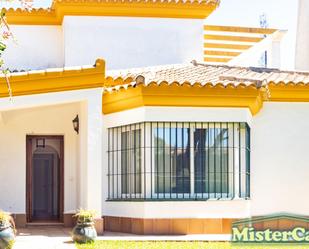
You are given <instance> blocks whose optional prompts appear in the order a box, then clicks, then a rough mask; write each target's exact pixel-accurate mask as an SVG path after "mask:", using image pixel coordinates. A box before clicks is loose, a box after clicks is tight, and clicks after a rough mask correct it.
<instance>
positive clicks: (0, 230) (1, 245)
mask: <svg viewBox="0 0 309 249" xmlns="http://www.w3.org/2000/svg"><path fill="white" fill-rule="evenodd" d="M15 233H16V230H15V224H14V220H13V218H12V217H11V216H10V215H9V214H8V213H6V212H3V211H1V210H0V249H11V248H12V247H13V244H14V242H15Z"/></svg>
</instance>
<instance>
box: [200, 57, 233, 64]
mask: <svg viewBox="0 0 309 249" xmlns="http://www.w3.org/2000/svg"><path fill="white" fill-rule="evenodd" d="M231 59H232V58H223V57H208V56H206V57H204V62H220V63H227V62H229V61H230V60H231Z"/></svg>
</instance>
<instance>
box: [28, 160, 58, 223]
mask: <svg viewBox="0 0 309 249" xmlns="http://www.w3.org/2000/svg"><path fill="white" fill-rule="evenodd" d="M53 157H54V155H51V154H40V155H34V156H33V167H32V169H33V173H32V175H33V184H32V196H33V199H32V200H33V207H32V210H33V213H32V218H33V219H51V218H53V212H52V205H54V203H53V201H57V200H53V191H54V188H53V181H52V179H53V167H54V165H53V162H54V159H53Z"/></svg>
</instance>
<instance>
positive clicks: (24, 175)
mask: <svg viewBox="0 0 309 249" xmlns="http://www.w3.org/2000/svg"><path fill="white" fill-rule="evenodd" d="M217 6H218V1H215V0H212V1H211V0H208V1H201V2H199V1H190V2H189V1H188V2H186V1H181V2H169V1H163V2H162V1H161V2H156V1H152V2H147V1H140V2H126V1H122V2H103V1H99V0H97V1H90V0H89V1H84V0H83V1H76V0H74V1H73V0H65V1H64V0H62V1H60V0H55V1H54V2H53V5H52V8H51V9H50V10H33V11H31V12H24V11H21V10H9V11H8V19H9V21H10V22H11V23H12V24H13V30H14V31H15V32H16V36H17V37H18V38H19V46H18V47H14V49H13V47H12V50H9V51H8V53H7V54H6V61H7V62H8V65H9V66H10V68H12V69H13V68H14V69H17V70H24V69H26V71H19V72H14V73H11V75H10V76H9V81H6V78H5V77H2V78H1V79H0V97H1V99H0V139H1V143H0V162H1V163H0V172H1V174H0V187H1V189H2V191H1V194H0V208H1V209H4V210H6V211H9V212H11V213H13V215H14V217H15V219H16V223H17V225H18V226H25V225H27V224H31V223H43V224H49V223H50V222H56V223H60V224H64V225H65V226H70V225H72V222H73V220H72V214H74V213H75V212H76V210H77V209H79V208H87V209H94V210H96V211H98V219H97V228H98V229H99V231H100V232H102V231H103V227H105V230H109V231H122V232H130V233H137V234H189V233H191V234H196V233H205V234H229V233H230V232H231V223H232V222H233V221H234V220H237V219H243V218H249V217H256V216H260V215H266V214H272V213H278V212H289V213H295V214H300V215H305V216H308V215H309V212H308V210H309V201H307V200H306V199H305V198H303V195H304V193H305V191H306V189H307V188H308V187H309V184H308V181H307V179H308V178H309V170H307V168H308V167H307V166H308V165H307V161H308V160H309V154H308V153H307V147H308V146H309V142H308V141H309V135H308V134H307V133H306V132H305V131H306V130H307V129H308V128H309V122H308V117H309V104H308V101H309V91H308V86H307V83H308V82H309V73H305V72H293V71H280V70H279V69H269V68H257V67H241V66H231V65H213V64H212V65H210V64H205V63H199V62H197V61H203V56H204V44H203V43H204V37H203V36H204V24H203V23H204V20H203V19H205V18H206V17H207V16H208V15H209V14H210V13H211V12H212V11H214V10H215V9H216V7H217ZM227 28H228V27H224V29H227ZM230 28H231V29H234V30H235V27H230ZM236 30H242V31H244V30H247V31H248V32H247V33H250V32H251V33H255V34H256V33H259V32H257V31H258V29H251V30H250V29H248V28H238V29H237V28H236ZM260 32H262V34H264V32H268V33H269V34H274V33H276V32H279V31H276V30H271V29H269V30H266V31H265V30H264V31H260ZM251 36H253V34H250V35H249V37H251ZM237 37H238V38H237V39H236V40H237V41H236V42H243V41H239V39H245V38H239V35H238V36H237ZM205 38H206V39H209V38H210V37H209V36H208V38H207V37H205ZM211 38H212V39H214V38H215V39H217V40H218V36H217V37H211ZM263 38H264V37H263ZM220 39H221V40H222V37H219V40H220ZM224 39H226V37H225V38H224ZM227 39H230V38H227ZM266 39H267V38H266ZM266 39H265V40H266ZM234 40H235V38H234ZM252 41H253V40H252ZM254 41H255V43H257V45H259V43H260V42H263V39H258V38H256V39H254ZM206 42H207V41H206ZM233 42H234V43H235V41H233ZM215 43H216V42H215ZM270 44H272V43H270ZM239 45H241V44H239ZM206 47H207V46H205V48H206ZM264 48H265V47H263V49H264ZM223 49H225V48H223ZM211 51H221V50H220V49H219V50H213V49H212V50H211ZM205 53H206V55H207V54H209V52H207V49H206V52H205ZM211 53H213V54H212V57H217V56H219V57H220V56H223V57H226V56H227V57H233V58H232V59H231V60H237V56H241V55H242V53H241V52H239V54H236V52H235V53H234V54H227V53H225V54H224V53H223V52H221V53H223V54H218V53H220V52H211ZM214 53H216V54H214ZM237 53H238V52H237ZM244 53H245V52H244ZM100 56H102V57H103V58H104V60H102V59H97V60H96V61H95V58H97V57H100ZM270 56H271V54H270ZM234 57H235V58H234ZM220 58H221V57H220ZM192 59H196V60H193V61H192ZM94 61H95V63H94ZM105 61H106V64H107V67H108V68H110V69H113V70H110V69H109V70H106V69H105ZM190 61H192V62H191V63H190ZM239 61H241V60H239ZM93 63H94V65H93V66H76V65H84V64H93ZM167 63H169V65H163V66H158V64H167ZM228 63H229V62H228ZM145 66H147V67H145ZM50 67H58V68H52V69H48V68H50ZM122 67H124V68H132V67H136V68H134V69H126V70H119V68H122ZM46 68H47V69H46ZM27 69H33V70H29V71H28V70H27ZM10 88H11V90H12V95H13V97H12V98H10V97H9V89H10ZM72 120H73V121H74V122H73V123H74V129H73V125H72ZM103 221H104V226H103Z"/></svg>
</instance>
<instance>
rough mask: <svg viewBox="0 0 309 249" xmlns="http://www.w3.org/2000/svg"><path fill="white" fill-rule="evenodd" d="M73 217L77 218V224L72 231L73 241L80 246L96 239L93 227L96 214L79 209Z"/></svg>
mask: <svg viewBox="0 0 309 249" xmlns="http://www.w3.org/2000/svg"><path fill="white" fill-rule="evenodd" d="M74 216H75V217H76V218H77V224H76V226H75V227H74V228H73V231H72V238H73V241H74V242H77V243H81V244H82V243H89V242H93V241H94V240H95V239H96V238H97V232H96V230H95V227H94V218H95V216H96V212H95V211H92V210H84V209H80V210H79V211H78V213H77V214H75V215H74Z"/></svg>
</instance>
